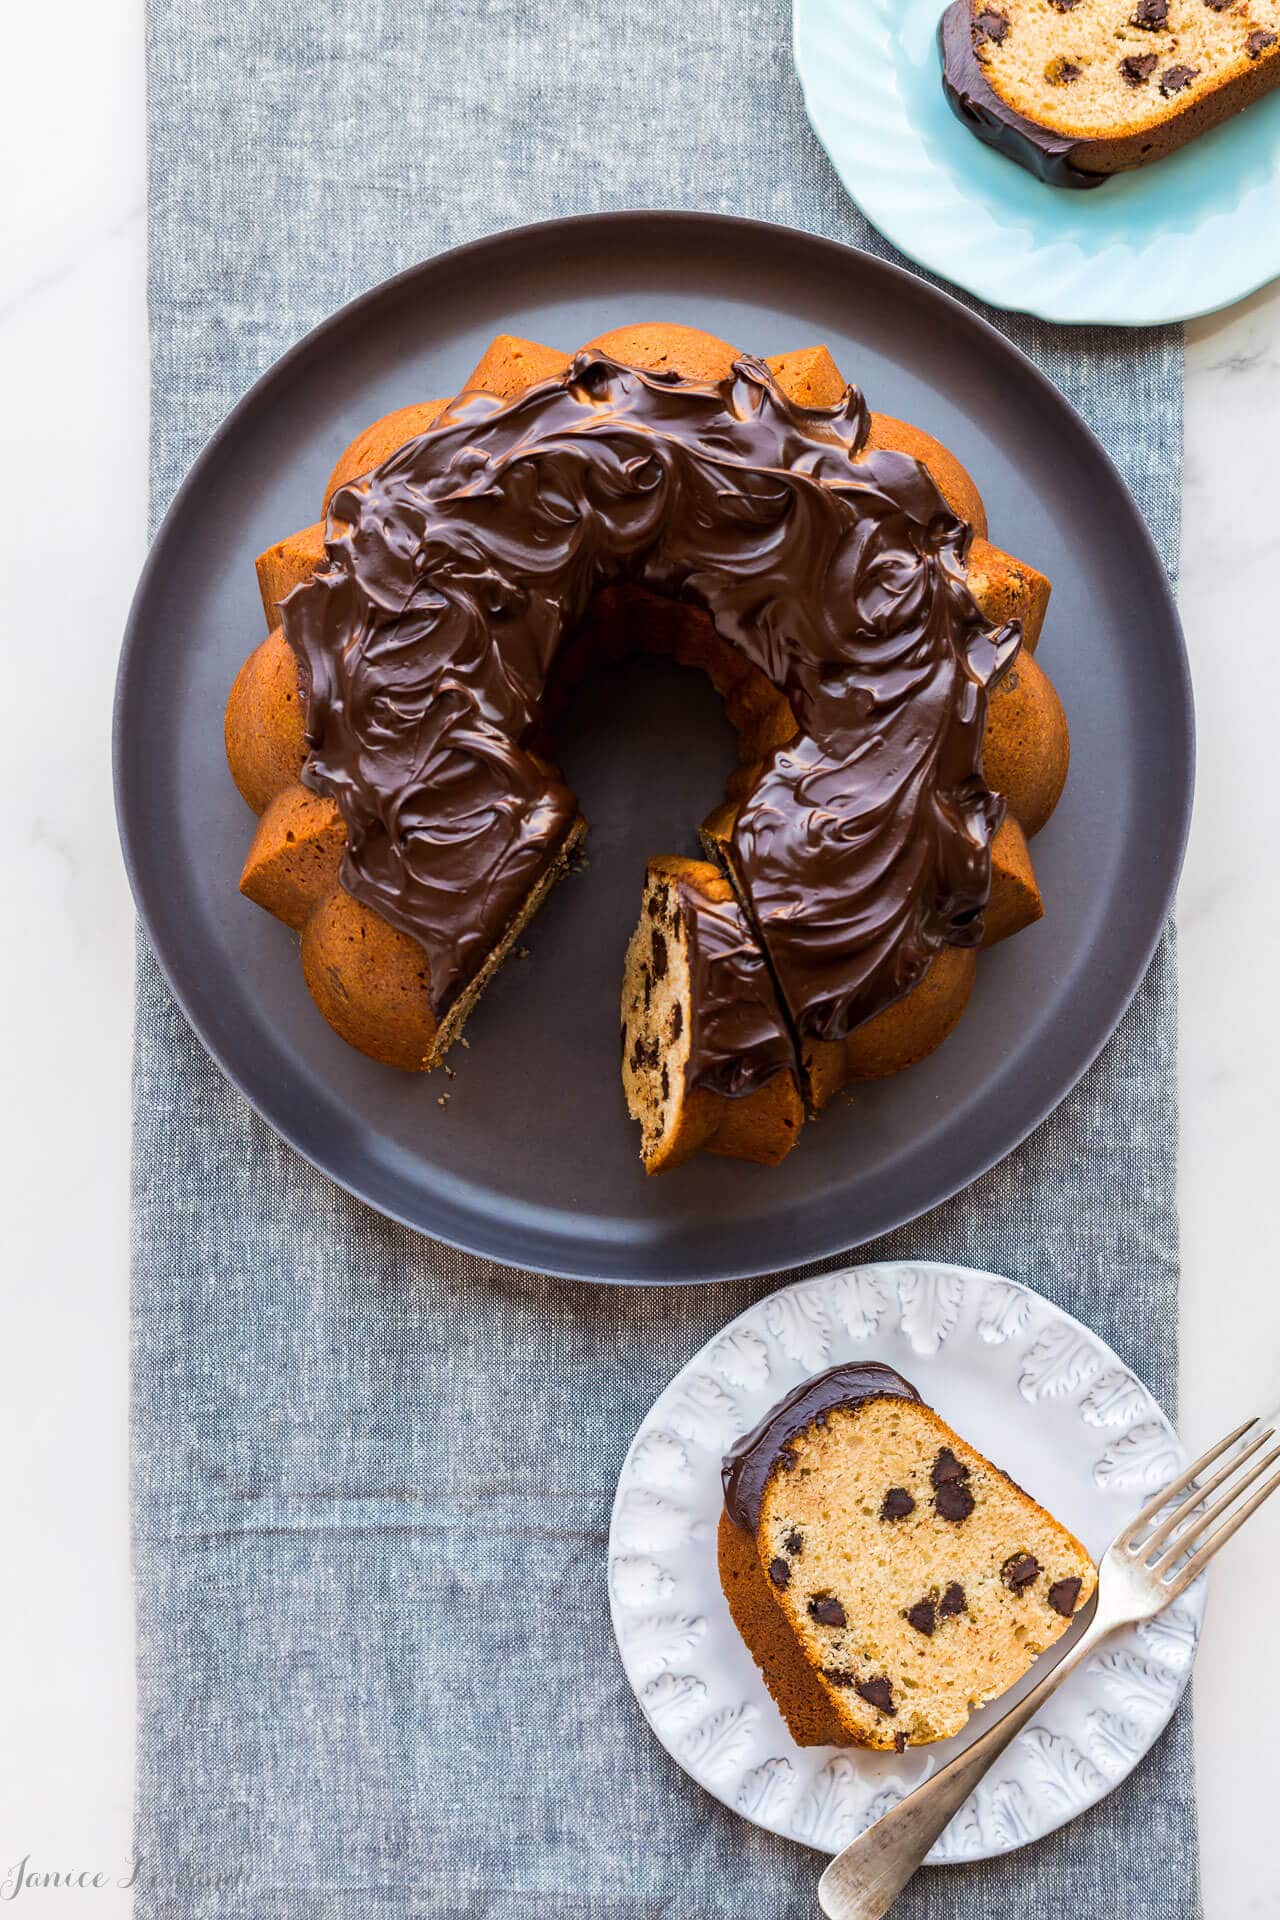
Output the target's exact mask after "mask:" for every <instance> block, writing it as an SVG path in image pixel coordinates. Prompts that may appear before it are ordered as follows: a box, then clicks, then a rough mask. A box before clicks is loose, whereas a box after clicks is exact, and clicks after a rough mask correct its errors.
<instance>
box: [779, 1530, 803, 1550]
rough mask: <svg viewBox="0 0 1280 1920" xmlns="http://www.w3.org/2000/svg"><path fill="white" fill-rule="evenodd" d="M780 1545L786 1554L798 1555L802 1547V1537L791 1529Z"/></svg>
mask: <svg viewBox="0 0 1280 1920" xmlns="http://www.w3.org/2000/svg"><path fill="white" fill-rule="evenodd" d="M782 1544H783V1546H784V1548H785V1549H786V1551H787V1552H788V1553H799V1551H800V1549H801V1547H802V1546H803V1545H804V1535H803V1534H802V1533H797V1532H796V1530H795V1528H794V1527H793V1528H792V1529H791V1532H790V1533H789V1534H788V1535H787V1537H786V1539H785V1540H784V1541H783V1543H782Z"/></svg>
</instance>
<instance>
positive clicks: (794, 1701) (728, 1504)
mask: <svg viewBox="0 0 1280 1920" xmlns="http://www.w3.org/2000/svg"><path fill="white" fill-rule="evenodd" d="M724 1489H725V1505H724V1511H723V1514H722V1516H721V1521H720V1534H719V1560H720V1579H721V1584H722V1586H723V1588H724V1592H725V1597H726V1598H727V1600H728V1602H729V1609H730V1612H731V1613H732V1615H733V1619H734V1622H735V1624H736V1626H737V1628H738V1631H739V1632H740V1633H741V1634H742V1637H743V1639H744V1640H745V1641H746V1643H747V1646H748V1647H749V1649H750V1651H751V1654H752V1657H753V1658H754V1659H755V1661H756V1663H757V1665H758V1666H759V1667H760V1670H761V1672H762V1673H763V1675H764V1678H765V1681H766V1684H767V1685H768V1687H769V1690H770V1692H771V1693H772V1694H773V1696H774V1698H775V1700H776V1701H777V1703H778V1706H779V1708H780V1710H781V1712H782V1714H783V1717H784V1718H785V1720H786V1722H787V1725H788V1727H789V1728H790V1730H791V1734H792V1737H793V1738H794V1739H795V1740H796V1742H797V1744H798V1745H800V1746H827V1745H832V1744H834V1745H844V1746H848V1745H855V1746H866V1747H882V1748H894V1749H896V1750H897V1751H899V1752H901V1751H902V1749H903V1748H904V1747H906V1746H919V1745H923V1744H924V1743H926V1742H928V1741H932V1740H945V1739H948V1738H949V1737H950V1736H951V1735H952V1734H955V1733H959V1731H960V1730H961V1728H962V1727H963V1726H964V1724H965V1722H966V1721H967V1720H968V1718H969V1715H970V1714H971V1713H972V1712H973V1710H974V1709H975V1708H976V1707H980V1706H982V1705H983V1704H984V1702H986V1701H988V1700H994V1699H995V1698H996V1697H997V1695H999V1694H1001V1693H1004V1692H1005V1691H1006V1689H1007V1688H1009V1687H1011V1686H1012V1685H1013V1684H1014V1682H1015V1681H1016V1680H1019V1679H1020V1678H1021V1677H1022V1675H1023V1674H1024V1673H1025V1672H1026V1671H1027V1669H1028V1667H1030V1665H1031V1663H1032V1662H1033V1660H1035V1658H1036V1657H1037V1655H1038V1654H1040V1653H1042V1652H1043V1651H1044V1650H1045V1648H1046V1647H1049V1646H1051V1645H1052V1644H1053V1642H1054V1641H1055V1640H1057V1639H1058V1638H1059V1637H1060V1635H1062V1634H1063V1633H1065V1632H1066V1630H1067V1627H1068V1626H1069V1625H1070V1623H1071V1620H1072V1618H1073V1617H1074V1615H1075V1614H1076V1613H1078V1612H1079V1610H1080V1609H1081V1608H1082V1607H1084V1606H1086V1605H1087V1604H1088V1602H1089V1600H1090V1599H1091V1598H1092V1595H1093V1590H1094V1587H1095V1586H1096V1584H1097V1574H1096V1571H1095V1568H1094V1565H1093V1562H1092V1560H1091V1559H1090V1558H1089V1555H1088V1553H1087V1552H1086V1551H1085V1549H1084V1547H1082V1546H1081V1544H1080V1542H1079V1541H1078V1540H1077V1539H1076V1538H1075V1537H1074V1535H1072V1534H1070V1533H1068V1532H1067V1530H1066V1528H1065V1527H1063V1526H1061V1525H1060V1524H1059V1523H1058V1521H1056V1520H1055V1519H1053V1518H1052V1516H1051V1515H1050V1514H1048V1513H1046V1512H1045V1510H1044V1508H1043V1507H1041V1506H1038V1505H1037V1504H1036V1502H1035V1501H1034V1500H1032V1499H1031V1498H1030V1496H1029V1495H1027V1494H1025V1493H1024V1492H1023V1491H1022V1489H1021V1488H1020V1487H1018V1486H1016V1485H1015V1484H1014V1482H1013V1481H1012V1480H1010V1479H1009V1478H1008V1477H1007V1475H1005V1474H1004V1473H1002V1472H1001V1471H1000V1469H999V1468H998V1467H994V1466H992V1464H991V1462H990V1461H989V1460H986V1459H984V1458H983V1456H982V1455H981V1454H980V1453H978V1452H977V1451H976V1450H975V1449H974V1448H973V1447H971V1446H969V1444H968V1443H967V1442H966V1441H964V1440H962V1439H961V1438H960V1436H959V1435H958V1434H957V1433H955V1432H953V1431H952V1429H951V1428H950V1427H949V1426H948V1425H947V1424H946V1422H945V1421H944V1420H942V1419H940V1418H939V1416H938V1415H937V1414H936V1413H934V1412H933V1410H932V1409H931V1408H930V1407H927V1406H925V1405H924V1403H923V1402H922V1400H921V1399H920V1396H919V1394H918V1393H917V1392H916V1390H915V1388H914V1387H913V1386H911V1385H910V1383H909V1382H908V1381H906V1380H904V1379H903V1378H902V1376H901V1374H899V1373H897V1372H895V1371H894V1369H893V1368H891V1367H887V1366H883V1365H880V1364H878V1363H876V1362H860V1363H852V1364H846V1365H844V1366H839V1367H833V1368H832V1369H830V1371H828V1372H827V1373H824V1374H819V1375H817V1376H816V1377H815V1378H814V1379H811V1380H806V1381H803V1382H802V1383H801V1385H800V1386H798V1387H797V1388H796V1389H795V1390H794V1391H793V1392H792V1393H790V1394H788V1395H787V1397H786V1398H785V1399H784V1400H782V1401H780V1402H779V1403H778V1405H777V1406H776V1407H774V1408H772V1409H771V1411H770V1412H769V1413H768V1414H766V1415H765V1418H764V1419H763V1420H762V1421H761V1423H760V1425H759V1426H757V1427H756V1428H755V1429H754V1431H753V1432H751V1433H749V1434H747V1435H745V1436H744V1438H743V1439H741V1440H740V1441H739V1442H738V1443H737V1445H736V1446H735V1447H734V1448H733V1450H732V1451H731V1452H730V1453H729V1454H728V1455H727V1456H726V1459H725V1463H724Z"/></svg>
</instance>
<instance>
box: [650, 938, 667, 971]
mask: <svg viewBox="0 0 1280 1920" xmlns="http://www.w3.org/2000/svg"><path fill="white" fill-rule="evenodd" d="M653 977H654V979H655V980H665V979H666V977H667V943H666V941H665V940H664V939H663V937H662V935H661V934H660V933H659V932H658V929H657V928H656V927H655V928H654V930H653Z"/></svg>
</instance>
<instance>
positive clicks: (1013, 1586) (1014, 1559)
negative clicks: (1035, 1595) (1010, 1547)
mask: <svg viewBox="0 0 1280 1920" xmlns="http://www.w3.org/2000/svg"><path fill="white" fill-rule="evenodd" d="M1039 1575H1040V1562H1039V1561H1038V1560H1037V1559H1036V1557H1035V1555H1034V1554H1033V1553H1014V1554H1010V1556H1009V1558H1008V1559H1007V1560H1006V1561H1005V1563H1004V1565H1003V1566H1002V1567H1001V1569H1000V1578H1001V1579H1002V1580H1003V1581H1004V1583H1005V1585H1006V1587H1008V1589H1009V1591H1010V1593H1025V1592H1026V1590H1027V1588H1028V1587H1029V1586H1031V1585H1032V1583H1033V1582H1034V1581H1035V1580H1037V1579H1038V1578H1039Z"/></svg>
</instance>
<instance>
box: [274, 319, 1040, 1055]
mask: <svg viewBox="0 0 1280 1920" xmlns="http://www.w3.org/2000/svg"><path fill="white" fill-rule="evenodd" d="M867 427H868V416H867V412H866V408H865V405H864V403H863V400H862V396H861V395H860V394H859V393H858V391H857V390H856V389H855V388H852V387H850V388H849V389H848V390H847V391H846V394H845V396H844V399H843V401H842V402H841V403H840V404H838V405H837V406H834V407H831V408H803V407H799V406H796V405H793V404H792V403H791V402H790V401H789V400H787V398H786V397H785V396H784V395H783V393H782V392H781V391H780V389H779V388H778V386H777V385H776V383H775V381H774V380H773V378H772V376H771V374H770V373H769V371H768V370H767V368H766V367H765V366H764V365H763V364H762V363H761V362H760V361H758V360H754V359H749V358H746V357H744V358H742V359H740V360H739V361H737V362H736V363H735V366H734V370H733V374H732V376H731V377H730V378H728V379H726V380H724V381H722V382H720V383H718V384H714V385H703V384H699V383H695V382H692V381H686V380H681V379H677V378H674V377H671V378H664V377H663V376H661V375H655V374H647V373H642V372H639V371H636V370H634V369H632V368H628V367H625V366H622V365H620V364H618V363H617V362H615V361H613V360H610V359H608V358H606V357H605V356H604V355H602V354H599V353H594V352H591V351H588V352H585V353H581V354H579V355H578V356H577V357H576V359H575V360H574V361H573V363H572V365H571V367H570V368H569V370H568V372H567V373H566V374H565V375H564V376H562V377H560V378H557V379H554V380H549V381H546V382H544V383H542V384H541V385H538V386H535V387H532V388H530V389H529V390H528V391H527V392H526V393H524V394H523V395H521V396H520V397H519V398H518V399H517V400H515V401H513V402H511V403H510V404H508V405H505V406H504V405H500V404H499V403H498V402H497V401H495V400H493V399H491V398H489V397H488V396H483V395H472V396H469V397H466V398H464V399H463V400H461V401H459V402H457V403H455V405H454V407H453V408H452V409H451V410H450V411H449V412H447V413H446V414H444V415H443V416H442V417H441V419H440V421H439V422H438V423H437V425H436V426H435V427H434V428H433V429H432V430H431V431H430V432H429V433H426V434H423V435H422V436H421V437H420V438H418V439H416V440H413V441H410V442H409V443H408V445H406V446H404V447H402V448H400V449H399V450H398V451H397V452H396V453H394V454H393V455H392V456H391V457H390V458H389V459H388V460H386V461H385V462H384V463H383V465H382V466H380V467H378V468H377V469H375V471H374V472H373V473H372V474H370V475H369V476H368V477H367V478H366V479H363V480H360V481H356V482H353V483H352V484H351V485H349V486H347V487H345V488H343V489H342V490H341V491H339V492H338V493H337V494H336V495H335V497H334V499H333V501H332V503H331V506H330V517H329V524H328V527H327V530H326V531H327V538H326V553H327V557H328V558H327V565H326V566H325V567H324V568H323V569H322V570H321V571H320V572H319V573H317V574H316V575H315V576H314V578H313V579H312V580H311V581H309V582H307V583H306V584H305V585H303V586H301V587H298V588H297V589H296V590H295V591H294V592H293V593H292V594H291V595H290V596H289V598H288V599H287V600H286V601H285V602H284V605H283V607H282V616H283V621H284V630H285V634H286V637H287V638H288V640H289V643H290V645H291V646H292V647H293V650H294V652H295V654H296V655H297V658H298V662H299V668H300V679H301V685H302V690H303V696H304V701H305V709H306V716H307V739H308V744H309V746H310V755H309V758H308V760H307V763H306V766H305V768H304V772H303V779H304V781H305V782H306V783H307V785H309V786H311V787H313V788H314V789H315V790H317V791H319V792H322V793H326V794H330V795H331V796H332V797H333V799H334V800H335V802H336V803H337V805H338V808H339V810H340V811H341V814H342V817H343V820H344V821H345V823H346V828H347V836H348V845H347V851H346V856H345V863H344V867H343V872H342V880H343V884H344V886H345V887H347V889H348V890H349V891H350V892H351V893H352V894H354V895H355V896H356V898H357V899H360V900H362V901H364V902H365V903H366V904H367V905H369V906H370V907H372V908H374V909H375V910H376V911H377V912H378V913H380V914H382V915H383V916H384V917H385V918H386V919H387V920H389V921H390V922H391V923H392V924H393V925H394V926H397V927H399V928H401V929H402V930H403V931H405V932H407V933H409V934H411V935H413V937H414V938H415V939H417V940H418V941H419V942H420V943H421V945H422V946H423V948H424V949H425V951H426V953H427V956H428V959H429V963H430V988H429V991H430V996H431V1002H432V1006H433V1009H434V1010H435V1012H436V1014H437V1016H439V1015H442V1014H443V1013H444V1012H446V1011H447V1010H448V1008H449V1007H450V1006H451V1004H452V1003H453V1002H454V1000H455V999H456V998H457V996H458V994H459V993H460V992H461V991H462V990H463V988H464V987H465V986H466V985H467V983H468V981H469V980H470V979H471V978H472V977H473V975H474V974H475V972H476V970H477V968H478V967H479V966H480V964H481V963H482V961H483V960H484V958H485V957H486V955H487V954H488V953H489V951H490V950H491V949H492V948H493V946H494V945H495V944H496V942H497V941H498V939H499V938H500V937H501V934H502V932H503V930H504V929H505V927H506V926H507V925H508V924H509V922H510V920H511V919H512V917H513V915H514V913H515V911H516V908H517V907H518V906H519V904H520V903H521V902H522V900H523V899H524V897H525V895H526V894H527V892H528V891H529V888H530V887H531V885H532V884H533V883H534V881H535V880H536V879H537V877H538V875H539V874H540V873H541V872H542V871H543V869H544V868H545V867H546V866H547V865H548V864H549V863H550V862H551V861H552V860H553V859H554V857H555V855H556V852H557V850H558V848H559V847H560V845H561V843H562V842H563V839H564V836H565V834H566V833H567V831H568V829H569V828H570V826H571V824H572V823H573V821H574V818H575V816H576V806H575V802H574V799H573V796H572V794H571V793H570V792H569V791H568V789H567V788H566V787H565V785H564V783H563V781H562V780H561V778H560V776H559V774H558V772H557V770H556V769H555V768H554V767H553V766H551V765H550V764H549V763H548V762H547V761H546V760H545V759H543V758H542V757H540V756H539V755H538V754H537V753H536V752H535V751H534V750H533V749H532V746H531V745H530V742H531V741H532V739H533V738H534V737H535V733H536V728H537V723H538V720H539V710H540V702H541V699H542V695H543V691H544V688H545V686H546V682H547V677H548V674H549V671H550V669H551V666H552V663H553V660H554V657H555V653H556V650H557V647H558V646H559V644H560V641H561V639H562V636H563V635H564V634H565V632H566V631H567V630H568V629H569V628H571V627H572V626H573V625H574V624H575V623H576V622H578V621H579V620H580V619H581V617H582V615H583V613H584V612H585V610H586V608H587V605H588V603H589V601H590V599H591V597H592V595H593V594H594V593H595V592H596V591H597V590H598V589H600V588H601V587H604V586H607V585H610V584H612V583H615V582H632V583H635V584H639V585H644V586H647V587H649V588H651V589H653V590H654V591H656V592H659V593H663V594H668V595H671V596H674V597H678V598H682V599H685V600H688V601H692V602H693V603H695V604H696V605H698V606H700V607H702V608H704V609H705V610H706V612H707V613H708V614H709V615H710V617H711V618H712V620H713V621H714V623H715V625H716V627H717V628H718V629H719V631H720V632H721V634H722V635H723V636H724V637H725V638H726V639H728V640H729V641H730V642H731V643H732V644H733V645H734V646H735V647H737V648H738V649H739V650H740V651H741V652H742V654H743V655H744V656H745V657H746V658H747V659H748V660H749V661H751V662H752V664H753V665H755V666H756V667H758V668H759V669H760V670H761V671H762V672H763V673H765V674H766V675H767V676H768V678H769V679H770V680H771V681H772V682H773V683H774V685H775V686H777V687H778V688H779V689H780V690H781V691H782V692H783V693H785V695H786V697H787V699H788V700H789V702H790V704H791V707H792V710H793V712H794V714H795V716H796V720H797V722H798V725H799V728H800V734H799V737H798V738H797V740H796V741H795V742H793V743H792V744H791V745H789V746H787V747H784V748H781V749H779V750H778V751H776V752H775V753H774V754H773V755H772V756H771V758H770V759H769V760H768V761H767V762H765V764H764V766H763V769H762V771H761V773H760V775H759V778H758V779H757V781H756V784H755V786H754V788H753V789H752V791H751V792H750V793H749V795H748V796H747V799H746V801H745V803H744V805H743V807H742V809H741V812H740V814H739V816H738V820H737V824H736V827H735V831H734V838H733V846H732V855H733V860H734V865H735V870H736V873H737V877H738V879H739V881H740V884H741V885H742V888H743V890H744V892H745V895H746V898H747V901H748V903H749V906H750V908H751V912H752V915H753V917H754V918H755V920H756V922H757V924H758V928H759V931H760V934H761V937H762V939H763V941H764V944H765V947H766V951H767V953H768V956H769V960H770V962H771V964H772V966H773V968H774V969H775V971H776V974H777V977H778V980H779V982H780V985H781V988H782V992H783V994H784V996H785V999H786V1001H787V1004H788V1009H789V1011H790V1014H791V1016H792V1018H793V1020H794V1021H795V1023H796V1025H797V1027H798V1028H799V1030H800V1031H801V1032H804V1033H811V1034H815V1035H820V1036H824V1037H828V1038H838V1037H840V1036H841V1035H842V1034H844V1033H847V1032H848V1031H849V1030H850V1029H851V1028H852V1027H854V1026H856V1025H858V1024H859V1023H860V1022H861V1021H863V1020H865V1019H867V1018H869V1017H870V1016H871V1015H872V1014H874V1013H876V1012H878V1011H879V1010H880V1009H881V1008H882V1007H883V1006H886V1005H887V1004H889V1002H891V1001H892V1000H894V999H896V998H897V997H899V996H900V995H901V994H903V993H905V992H907V991H908V990H909V989H910V988H911V987H912V986H913V985H915V984H916V982H917V981H918V980H919V979H920V978H921V976H922V975H923V973H924V972H925V970H926V968H927V967H928V965H929V962H930V960H931V959H932V958H933V955H934V954H935V953H936V952H937V950H938V948H939V947H940V946H941V945H943V944H945V943H948V942H949V943H953V944H957V945H975V944H977V942H978V940H979V939H980V937H981V913H982V909H983V906H984V905H985V902H986V898H987V893H988V890H989V885H990V840H991V836H992V834H993V833H994V831H995V828H996V827H997V825H998V824H999V820H1000V817H1001V803H1000V802H999V801H998V799H997V798H996V796H995V795H993V794H992V793H991V792H990V791H989V790H988V788H987V787H986V786H985V785H984V783H983V780H982V777H981V773H980V767H981V750H982V736H983V730H984V727H985V722H986V694H987V688H988V686H989V685H990V683H991V682H992V681H993V680H994V679H995V678H996V677H997V675H998V674H999V673H1000V672H1002V671H1003V670H1004V668H1005V667H1006V666H1007V665H1008V663H1009V661H1010V660H1011V659H1012V658H1013V656H1014V654H1015V653H1016V650H1017V646H1018V643H1019V638H1020V636H1019V631H1018V628H1017V625H1016V623H1012V624H1010V625H1009V626H1006V627H1001V628H998V629H993V628H992V627H991V626H990V625H989V624H988V623H987V622H986V621H985V620H984V619H983V618H982V616H981V614H980V613H979V611H978V609H977V606H976V605H975V603H974V601H973V599H972V596H971V595H970V593H969V591H968V588H967V585H966V582H965V556H966V553H967V551H968V546H969V541H970V538H971V531H970V529H969V528H968V527H967V526H966V525H965V523H964V522H963V521H961V520H960V519H958V518H957V516H956V515H955V514H954V513H953V512H952V511H951V509H950V508H949V507H948V506H947V505H946V503H945V502H944V501H943V499H942V497H941V495H940V494H939V493H938V491H937V488H936V487H935V486H934V484H933V482H932V480H931V479H930V478H929V476H928V474H927V472H926V471H925V469H924V468H923V467H922V466H921V465H920V464H919V462H917V461H915V460H913V459H910V458H908V457H907V456H906V455H903V454H899V453H893V452H888V451H883V450H882V451H877V452H873V453H864V452H863V448H864V445H865V441H866V436H867ZM717 1070H718V1069H717Z"/></svg>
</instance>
